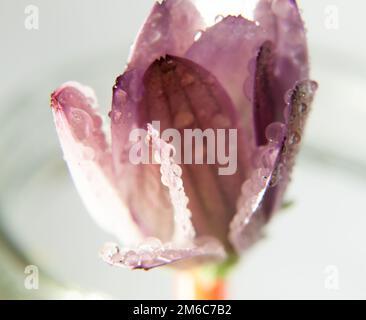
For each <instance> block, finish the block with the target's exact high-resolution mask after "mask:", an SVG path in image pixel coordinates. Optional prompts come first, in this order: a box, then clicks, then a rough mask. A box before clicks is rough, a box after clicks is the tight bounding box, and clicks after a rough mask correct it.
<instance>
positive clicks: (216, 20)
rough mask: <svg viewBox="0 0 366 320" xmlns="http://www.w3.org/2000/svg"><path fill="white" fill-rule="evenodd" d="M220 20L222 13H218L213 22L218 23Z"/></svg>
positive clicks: (222, 17) (222, 18)
mask: <svg viewBox="0 0 366 320" xmlns="http://www.w3.org/2000/svg"><path fill="white" fill-rule="evenodd" d="M222 20H224V16H223V15H222V14H219V15H217V16H216V17H215V23H219V22H221V21H222Z"/></svg>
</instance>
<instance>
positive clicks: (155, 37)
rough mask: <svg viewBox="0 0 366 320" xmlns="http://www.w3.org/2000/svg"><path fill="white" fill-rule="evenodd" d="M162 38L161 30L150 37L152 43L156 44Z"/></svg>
mask: <svg viewBox="0 0 366 320" xmlns="http://www.w3.org/2000/svg"><path fill="white" fill-rule="evenodd" d="M160 39H161V33H160V32H159V31H154V32H153V33H152V34H151V37H150V44H154V43H156V42H158V41H159V40H160Z"/></svg>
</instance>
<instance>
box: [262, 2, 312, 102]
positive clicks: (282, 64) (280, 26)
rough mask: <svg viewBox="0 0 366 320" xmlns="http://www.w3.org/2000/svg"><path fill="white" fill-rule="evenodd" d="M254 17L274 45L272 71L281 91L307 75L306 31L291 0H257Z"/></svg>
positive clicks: (306, 77)
mask: <svg viewBox="0 0 366 320" xmlns="http://www.w3.org/2000/svg"><path fill="white" fill-rule="evenodd" d="M255 18H256V20H257V21H258V22H259V23H260V26H261V27H262V28H263V29H264V30H265V32H266V38H267V40H269V41H271V42H272V43H274V44H275V45H276V49H275V50H276V56H277V58H276V62H275V65H274V74H275V76H276V78H277V79H278V81H279V82H280V83H281V86H280V87H279V92H278V94H279V95H280V97H281V99H282V97H283V95H284V94H285V93H286V92H287V91H288V90H290V89H291V88H293V87H294V86H295V84H296V82H297V81H301V80H306V79H308V78H309V62H308V51H307V44H306V32H305V27H304V23H303V21H302V19H301V16H300V12H299V8H298V7H297V5H296V1H294V0H260V1H259V4H258V6H257V9H256V12H255Z"/></svg>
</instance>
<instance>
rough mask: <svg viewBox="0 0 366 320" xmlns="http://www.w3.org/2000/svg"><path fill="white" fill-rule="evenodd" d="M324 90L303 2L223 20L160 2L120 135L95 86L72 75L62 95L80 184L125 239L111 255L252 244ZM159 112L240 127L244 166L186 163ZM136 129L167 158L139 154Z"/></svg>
mask: <svg viewBox="0 0 366 320" xmlns="http://www.w3.org/2000/svg"><path fill="white" fill-rule="evenodd" d="M218 13H219V12H218ZM316 88H317V85H316V83H315V82H313V81H310V80H309V65H308V53H307V46H306V37H305V30H304V26H303V22H302V20H301V17H300V13H299V10H298V7H297V5H296V2H295V1H294V0H260V1H259V2H258V4H257V6H256V8H255V11H254V19H253V20H248V19H246V18H244V17H242V16H240V15H239V16H230V15H229V16H226V17H221V16H219V18H218V19H216V22H215V23H214V24H213V25H212V26H207V25H206V24H205V21H204V19H203V18H202V16H201V14H200V12H199V11H198V9H197V8H196V6H195V4H194V3H192V2H191V1H189V0H165V1H163V2H161V3H156V4H155V5H154V7H153V9H152V12H151V14H150V16H149V17H148V19H147V21H146V22H145V24H144V26H143V28H142V30H141V32H140V34H139V36H138V38H137V40H136V43H135V45H134V47H133V50H132V54H131V58H130V61H129V63H128V66H127V68H126V70H125V72H124V73H123V74H122V75H121V76H120V77H118V78H117V80H116V84H115V86H114V87H113V102H112V111H111V112H110V114H109V116H110V118H111V143H109V142H108V139H107V138H106V136H105V134H104V132H103V130H102V118H101V116H100V115H99V114H98V112H97V102H96V97H95V95H94V93H93V91H92V90H91V89H90V88H88V87H85V86H83V85H81V84H78V83H76V82H68V83H66V84H64V85H62V86H61V87H60V88H58V89H57V90H56V91H55V92H54V93H53V94H52V98H51V104H52V109H53V114H54V119H55V124H56V129H57V132H58V135H59V138H60V142H61V146H62V149H63V152H64V156H65V160H66V162H67V164H68V167H69V170H70V172H71V175H72V177H73V179H74V182H75V184H76V186H77V188H78V190H79V193H80V195H81V196H82V198H83V200H84V203H85V205H86V206H87V208H88V210H89V211H90V213H91V215H92V216H93V217H94V218H95V219H96V221H97V222H98V223H99V225H100V226H101V227H102V228H104V229H105V230H107V231H109V232H110V233H112V234H113V235H115V236H116V237H117V238H118V240H119V241H120V242H121V243H122V244H123V245H122V246H120V245H117V244H114V243H110V244H107V245H106V246H105V247H104V249H103V250H102V253H101V255H102V258H103V259H104V260H105V261H106V262H108V263H110V264H112V265H117V266H125V267H129V268H132V269H135V268H143V269H150V268H153V267H157V266H160V265H165V264H169V263H172V262H178V261H180V262H181V264H182V265H191V264H192V263H200V262H203V261H212V260H219V261H220V260H222V259H225V257H227V256H236V255H238V254H239V253H240V252H242V251H243V250H244V249H246V248H248V247H249V246H250V245H251V244H252V243H253V242H254V241H256V240H257V239H258V238H259V237H260V236H261V230H262V227H263V226H264V225H265V224H266V223H267V222H268V220H269V219H270V217H271V216H272V214H273V213H274V212H275V211H276V210H277V209H278V208H279V207H280V206H281V203H282V199H283V194H284V192H285V190H286V187H287V185H288V182H289V180H290V174H291V170H292V167H293V165H294V161H295V156H296V154H297V152H298V149H299V144H300V141H301V136H302V134H303V129H304V125H305V121H306V118H307V115H308V113H309V108H310V105H311V102H312V100H313V96H314V93H315V91H316ZM154 121H159V123H160V126H161V128H160V129H161V130H165V129H169V128H173V129H176V130H177V131H178V132H180V133H181V132H183V130H184V129H189V128H190V129H201V130H202V131H203V130H205V129H208V128H212V129H215V130H216V129H235V130H236V132H237V136H236V138H237V140H236V142H237V143H236V154H237V170H236V171H235V172H234V173H233V174H230V175H219V174H218V173H217V170H216V169H217V167H218V165H217V164H208V163H201V164H186V163H183V164H179V163H177V161H176V159H175V156H174V152H171V151H172V150H173V151H177V150H176V149H177V148H174V147H173V146H172V145H171V143H170V141H166V140H164V139H163V138H162V137H161V136H160V131H157V130H156V129H155V128H154V126H153V125H152V123H153V122H154ZM136 128H145V129H147V140H148V141H147V142H146V144H147V145H148V147H149V150H155V152H156V151H159V157H158V159H157V160H158V162H159V164H153V163H151V164H133V163H131V161H130V159H129V152H130V151H131V148H132V144H133V143H132V142H131V139H130V138H131V132H132V131H133V130H134V129H136ZM224 147H229V146H228V145H227V144H225V145H224ZM195 148H196V149H197V146H196V145H195ZM203 148H204V151H206V152H207V148H208V147H207V144H205V145H204V147H203ZM224 150H226V149H224ZM183 262H185V263H183Z"/></svg>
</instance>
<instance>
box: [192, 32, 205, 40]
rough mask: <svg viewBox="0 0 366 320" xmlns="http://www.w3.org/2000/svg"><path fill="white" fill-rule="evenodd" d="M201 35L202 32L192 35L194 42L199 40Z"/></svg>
mask: <svg viewBox="0 0 366 320" xmlns="http://www.w3.org/2000/svg"><path fill="white" fill-rule="evenodd" d="M202 35H203V32H202V31H198V32H197V33H196V34H195V35H194V41H198V40H199V39H201V37H202Z"/></svg>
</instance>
